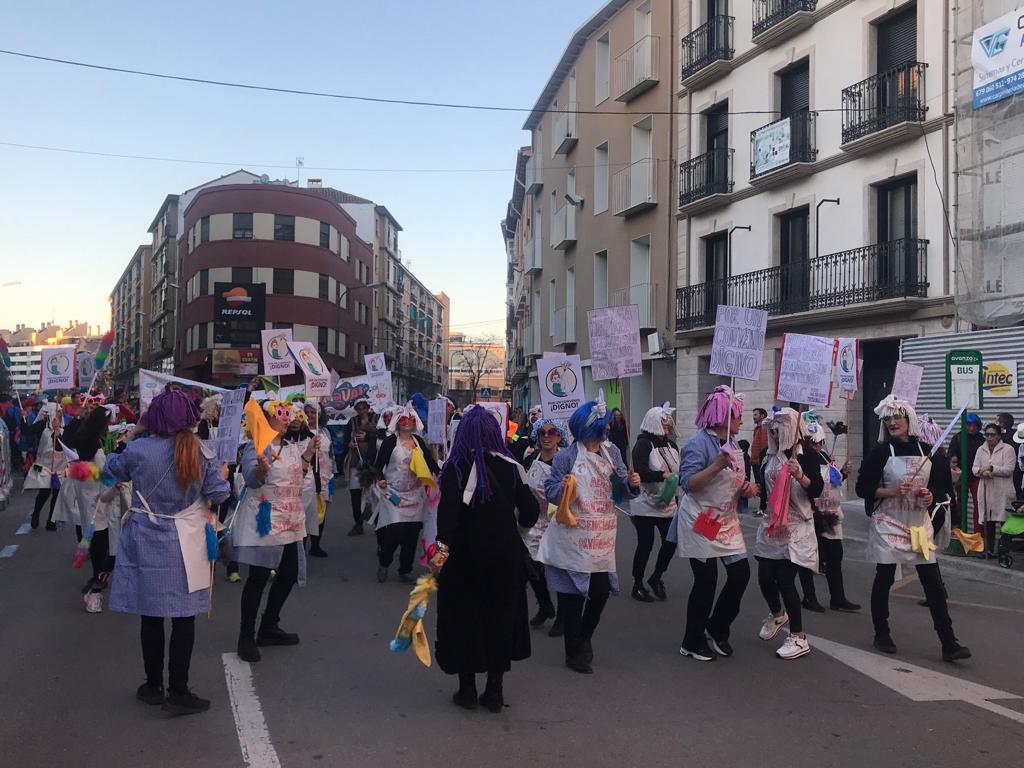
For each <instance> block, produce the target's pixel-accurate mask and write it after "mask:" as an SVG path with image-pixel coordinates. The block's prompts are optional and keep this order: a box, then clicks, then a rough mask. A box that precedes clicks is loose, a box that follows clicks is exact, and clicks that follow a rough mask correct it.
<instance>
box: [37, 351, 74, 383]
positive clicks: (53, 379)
mask: <svg viewBox="0 0 1024 768" xmlns="http://www.w3.org/2000/svg"><path fill="white" fill-rule="evenodd" d="M74 387H75V348H74V347H44V348H43V349H42V351H41V352H40V353H39V388H40V389H42V390H44V391H45V390H48V389H74Z"/></svg>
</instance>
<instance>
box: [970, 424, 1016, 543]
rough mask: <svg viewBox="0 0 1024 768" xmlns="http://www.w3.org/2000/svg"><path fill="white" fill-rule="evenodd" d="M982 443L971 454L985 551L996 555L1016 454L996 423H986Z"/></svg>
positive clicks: (1010, 498) (1011, 490) (1013, 494)
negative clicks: (977, 485) (972, 455)
mask: <svg viewBox="0 0 1024 768" xmlns="http://www.w3.org/2000/svg"><path fill="white" fill-rule="evenodd" d="M983 434H984V435H985V444H984V445H982V446H981V447H980V448H978V452H977V453H976V454H974V467H973V471H974V475H975V476H976V477H978V478H980V483H979V488H978V501H979V505H978V508H979V510H980V511H979V513H978V519H979V521H980V522H981V523H983V524H984V526H985V550H986V552H987V553H988V556H989V557H995V556H996V554H995V553H996V544H997V542H998V540H999V537H998V536H997V535H996V523H1005V522H1006V517H1007V514H1006V505H1007V504H1008V503H1009V502H1010V501H1012V500H1013V498H1014V497H1015V496H1016V495H1017V494H1016V493H1015V492H1014V490H1013V470H1014V469H1015V468H1016V467H1017V456H1016V452H1015V451H1014V450H1013V446H1011V445H1007V444H1006V443H1004V442H1003V433H1002V430H1001V428H1000V426H999V425H998V424H988V425H987V426H986V427H985V431H984V433H983Z"/></svg>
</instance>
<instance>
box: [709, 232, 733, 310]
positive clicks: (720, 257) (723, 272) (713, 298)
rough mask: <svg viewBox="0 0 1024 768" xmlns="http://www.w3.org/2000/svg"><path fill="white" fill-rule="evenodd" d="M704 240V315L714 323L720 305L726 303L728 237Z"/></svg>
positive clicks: (717, 235)
mask: <svg viewBox="0 0 1024 768" xmlns="http://www.w3.org/2000/svg"><path fill="white" fill-rule="evenodd" d="M702 239H703V240H704V286H705V295H704V313H705V316H706V317H708V318H710V322H712V323H713V322H714V317H715V314H716V309H717V307H718V305H719V304H724V303H726V280H727V279H728V277H729V254H728V245H727V244H728V236H727V235H726V233H725V232H716V233H715V234H713V235H708V236H707V237H705V238H702Z"/></svg>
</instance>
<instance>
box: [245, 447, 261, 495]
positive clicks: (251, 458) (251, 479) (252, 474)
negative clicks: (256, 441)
mask: <svg viewBox="0 0 1024 768" xmlns="http://www.w3.org/2000/svg"><path fill="white" fill-rule="evenodd" d="M258 468H259V462H258V461H257V460H256V446H255V445H253V443H252V441H251V440H250V441H249V442H248V443H246V444H245V447H244V448H242V463H241V465H240V466H239V469H240V470H241V472H242V478H243V479H244V480H245V487H246V488H259V487H261V486H262V485H263V480H261V479H260V478H259V477H258V476H257V475H256V470H257V469H258Z"/></svg>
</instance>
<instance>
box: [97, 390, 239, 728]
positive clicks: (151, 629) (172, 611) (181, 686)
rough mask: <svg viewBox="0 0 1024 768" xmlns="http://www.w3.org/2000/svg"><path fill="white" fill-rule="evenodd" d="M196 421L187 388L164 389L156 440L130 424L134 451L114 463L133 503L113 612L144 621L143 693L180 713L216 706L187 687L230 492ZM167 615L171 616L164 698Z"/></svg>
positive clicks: (110, 466)
mask: <svg viewBox="0 0 1024 768" xmlns="http://www.w3.org/2000/svg"><path fill="white" fill-rule="evenodd" d="M198 421H199V411H198V409H197V408H196V407H195V405H194V404H193V402H192V401H191V400H190V399H189V398H188V396H187V395H186V394H185V393H184V392H181V391H175V390H167V391H165V392H162V393H161V394H159V395H157V396H156V397H154V398H153V402H152V403H151V404H150V406H149V410H148V411H147V412H146V415H145V424H146V427H145V428H146V429H147V430H148V432H149V436H148V437H142V438H139V439H137V440H134V439H133V438H134V437H135V436H136V434H138V432H140V431H141V427H136V428H134V429H132V430H131V431H130V432H129V433H128V434H127V435H126V439H127V440H129V441H130V442H129V443H128V444H127V447H126V448H125V449H124V450H123V451H122V452H121V453H115V454H114V455H113V456H111V457H110V460H109V461H108V462H107V464H106V471H107V472H108V473H110V474H111V475H112V476H113V477H114V478H115V479H116V480H118V481H120V482H125V483H127V482H130V483H131V484H132V489H133V490H132V501H133V502H135V503H134V504H133V507H132V510H131V514H130V516H129V517H128V518H127V520H126V521H125V523H124V526H123V528H122V530H121V536H120V541H119V544H118V549H117V559H116V561H117V566H116V567H115V568H114V576H113V584H112V586H111V589H110V610H112V611H121V612H124V613H137V614H139V616H141V617H142V632H141V639H142V660H143V665H144V667H145V670H146V682H145V683H143V684H142V685H141V686H139V689H138V691H137V692H136V694H135V695H136V698H137V699H139V701H142V702H144V703H146V704H154V705H156V704H162V705H163V708H164V710H165V711H167V712H171V713H174V714H178V715H187V714H195V713H197V712H204V711H206V710H207V709H209V708H210V702H209V701H208V700H207V699H202V698H200V697H198V696H196V695H195V694H194V693H192V692H191V691H190V690H189V688H188V670H189V664H190V663H191V660H192V646H193V644H194V643H195V631H196V625H195V617H196V616H198V615H199V614H201V613H206V612H208V611H209V609H210V590H209V587H210V584H211V571H210V562H209V559H208V554H207V546H206V529H205V528H206V522H207V520H208V518H209V515H210V510H209V507H210V505H211V504H214V505H216V504H220V503H221V502H222V501H224V500H225V499H226V498H227V497H228V494H229V491H230V489H229V487H228V482H227V480H226V479H225V478H226V476H227V467H226V466H225V465H223V464H221V463H220V462H218V461H216V459H213V458H207V456H206V455H205V454H204V453H203V452H202V449H201V446H200V442H199V439H198V437H197V436H196V434H195V433H194V432H193V428H194V427H195V426H196V423H197V422H198ZM115 514H116V513H115ZM165 618H169V619H170V620H171V640H170V649H169V654H168V675H169V677H168V681H167V682H168V690H167V695H166V697H165V696H164V619H165Z"/></svg>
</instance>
